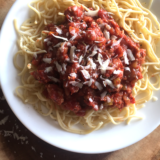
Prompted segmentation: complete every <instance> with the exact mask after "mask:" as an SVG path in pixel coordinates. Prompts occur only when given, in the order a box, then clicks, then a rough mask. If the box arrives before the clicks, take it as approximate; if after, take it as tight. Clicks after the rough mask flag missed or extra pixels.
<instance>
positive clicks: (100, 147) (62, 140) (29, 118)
mask: <svg viewBox="0 0 160 160" xmlns="http://www.w3.org/2000/svg"><path fill="white" fill-rule="evenodd" d="M28 2H29V0H25V1H22V0H17V1H16V2H15V4H14V5H13V7H12V8H11V10H10V11H9V13H8V15H7V17H6V19H5V21H4V23H3V26H2V30H1V39H0V55H1V56H0V78H1V86H2V90H3V92H4V95H5V97H6V99H7V101H8V104H9V105H10V107H11V109H12V110H13V112H14V113H15V115H16V116H17V117H18V118H19V120H20V121H21V122H22V123H23V124H24V125H25V126H26V127H27V128H28V129H29V130H30V131H31V132H33V133H34V134H35V135H36V136H38V137H39V138H41V139H42V140H44V141H46V142H48V143H50V144H52V145H54V146H56V147H59V148H62V149H65V150H69V151H73V152H79V153H92V154H94V153H104V152H110V151H114V150H118V149H121V148H124V147H127V146H129V145H131V144H133V143H135V142H137V141H139V140H141V139H142V138H144V137H145V136H147V135H148V134H149V133H151V132H152V131H153V130H154V129H155V128H156V127H157V126H158V125H159V124H160V106H159V101H157V102H149V103H147V105H146V107H145V108H143V109H141V110H140V111H138V115H143V116H144V117H145V118H144V119H143V120H135V121H132V122H131V124H130V125H126V124H121V125H118V126H115V125H111V124H110V125H107V126H106V127H105V128H103V129H101V130H99V131H95V132H93V133H91V134H89V135H78V134H73V133H68V132H66V131H63V130H62V129H61V128H60V127H59V125H58V123H57V122H56V121H53V120H51V119H50V118H49V117H46V118H44V117H42V116H41V115H39V114H38V113H37V112H36V111H35V110H34V109H33V108H32V106H30V105H25V104H23V103H22V102H21V100H20V99H19V98H17V97H16V96H15V94H14V91H15V88H16V86H18V85H19V84H18V76H17V71H16V69H15V67H14V66H13V55H14V54H15V53H16V51H17V49H18V48H17V45H16V40H17V35H16V32H15V29H14V26H13V19H15V18H17V20H18V24H19V26H20V24H21V23H22V22H23V21H24V20H25V19H27V18H28V16H29V9H28V7H27V3H28ZM159 6H160V0H155V1H154V4H153V6H152V10H153V11H154V13H155V14H156V15H157V16H158V15H159V16H160V13H159ZM155 95H157V96H158V97H159V98H160V92H157V93H155Z"/></svg>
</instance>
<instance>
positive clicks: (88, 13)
mask: <svg viewBox="0 0 160 160" xmlns="http://www.w3.org/2000/svg"><path fill="white" fill-rule="evenodd" d="M98 11H99V10H96V11H91V10H89V11H88V12H85V13H84V15H86V16H90V17H95V16H98Z"/></svg>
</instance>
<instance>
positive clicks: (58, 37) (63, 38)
mask: <svg viewBox="0 0 160 160" xmlns="http://www.w3.org/2000/svg"><path fill="white" fill-rule="evenodd" d="M52 36H53V37H55V38H57V39H62V40H64V41H68V39H67V38H65V37H60V36H56V35H54V34H52Z"/></svg>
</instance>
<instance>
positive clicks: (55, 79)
mask: <svg viewBox="0 0 160 160" xmlns="http://www.w3.org/2000/svg"><path fill="white" fill-rule="evenodd" d="M48 78H49V79H51V80H52V81H54V82H60V81H59V80H58V79H57V78H55V77H53V76H48Z"/></svg>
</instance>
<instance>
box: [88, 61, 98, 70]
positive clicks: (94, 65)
mask: <svg viewBox="0 0 160 160" xmlns="http://www.w3.org/2000/svg"><path fill="white" fill-rule="evenodd" d="M88 61H89V62H90V66H91V68H92V69H96V67H97V65H96V63H94V62H93V59H91V58H89V59H88Z"/></svg>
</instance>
